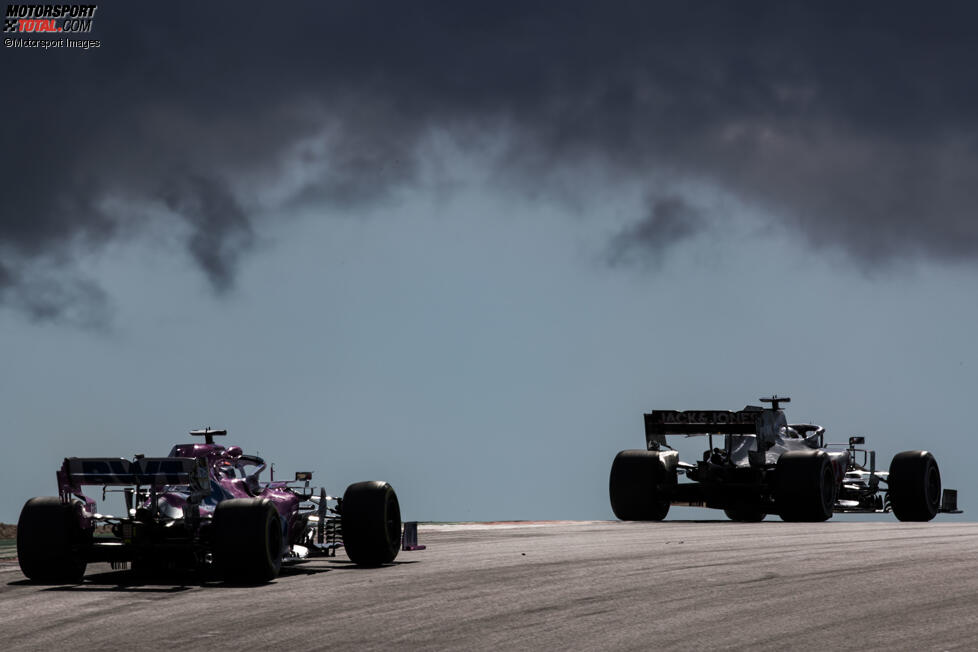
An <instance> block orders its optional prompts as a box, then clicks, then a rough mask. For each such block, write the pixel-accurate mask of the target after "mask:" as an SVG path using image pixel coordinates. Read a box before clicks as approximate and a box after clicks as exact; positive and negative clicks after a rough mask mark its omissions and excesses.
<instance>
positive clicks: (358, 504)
mask: <svg viewBox="0 0 978 652" xmlns="http://www.w3.org/2000/svg"><path fill="white" fill-rule="evenodd" d="M342 521H343V522H342V525H343V547H344V548H346V555H347V557H349V558H350V560H351V561H353V562H354V563H356V564H358V565H360V566H381V565H383V564H389V563H390V562H392V561H394V558H395V557H397V551H398V550H400V547H401V506H400V504H399V503H398V501H397V494H396V493H394V488H393V487H392V486H390V485H389V484H387V483H386V482H380V481H371V482H357V483H354V484H351V485H350V486H349V487H347V488H346V491H345V492H344V493H343V505H342Z"/></svg>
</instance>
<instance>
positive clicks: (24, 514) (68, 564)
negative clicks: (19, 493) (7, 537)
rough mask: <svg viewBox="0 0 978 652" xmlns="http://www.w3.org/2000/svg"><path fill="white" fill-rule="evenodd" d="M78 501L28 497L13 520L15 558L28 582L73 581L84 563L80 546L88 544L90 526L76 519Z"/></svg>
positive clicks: (80, 572) (83, 546)
mask: <svg viewBox="0 0 978 652" xmlns="http://www.w3.org/2000/svg"><path fill="white" fill-rule="evenodd" d="M80 507H81V502H80V501H77V500H73V501H71V503H70V504H65V503H63V502H61V499H60V498H57V497H54V496H44V497H40V498H31V499H30V500H28V501H27V503H25V504H24V508H23V509H22V510H21V511H20V518H19V519H18V520H17V561H18V562H19V563H20V570H21V571H22V572H23V573H24V575H26V576H27V579H29V580H31V581H32V582H38V583H41V584H76V583H78V582H81V580H82V577H84V575H85V567H86V566H87V565H88V562H87V560H86V559H85V552H84V548H85V547H86V546H87V545H89V544H91V542H92V534H93V532H94V530H93V529H83V528H82V526H81V523H80V521H79V509H80Z"/></svg>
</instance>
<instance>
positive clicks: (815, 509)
mask: <svg viewBox="0 0 978 652" xmlns="http://www.w3.org/2000/svg"><path fill="white" fill-rule="evenodd" d="M835 495H836V485H835V473H834V472H833V471H832V463H831V462H830V461H829V456H828V455H826V454H825V451H821V450H811V451H788V452H787V453H785V454H784V455H782V456H781V457H780V458H779V459H778V466H777V490H776V493H775V503H776V505H777V508H778V512H779V514H780V516H781V519H782V520H784V521H804V522H819V521H826V520H828V519H829V518H831V517H832V507H833V505H834V504H835Z"/></svg>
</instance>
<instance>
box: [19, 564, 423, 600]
mask: <svg viewBox="0 0 978 652" xmlns="http://www.w3.org/2000/svg"><path fill="white" fill-rule="evenodd" d="M416 563H418V562H417V560H413V561H395V562H392V563H390V564H386V565H385V566H381V567H375V568H364V567H361V566H357V565H356V564H354V563H353V562H352V561H348V560H345V559H342V560H339V559H338V560H332V559H331V560H328V561H327V560H314V561H308V562H300V563H295V564H289V565H288V566H283V567H282V570H281V572H279V577H278V580H273V581H272V582H271V583H274V582H275V581H280V580H282V579H286V578H289V577H301V576H309V575H320V574H322V573H329V572H331V571H345V570H357V571H369V570H383V569H384V568H389V567H392V566H400V565H403V564H416ZM7 585H8V586H38V587H39V588H40V587H43V588H41V590H43V591H68V592H79V591H128V592H133V593H179V592H181V591H189V590H191V589H240V588H247V587H256V586H257V587H260V586H265V585H266V584H239V583H228V582H224V581H223V580H221V579H219V578H217V577H214V576H212V575H209V574H202V573H200V572H196V571H170V572H166V573H157V574H151V575H146V574H143V573H135V572H133V571H131V570H112V571H104V572H99V573H92V574H89V575H86V576H85V577H84V579H83V580H82V581H81V582H80V583H79V584H57V585H54V584H52V585H47V586H45V585H43V584H37V583H35V582H32V581H31V580H28V579H22V580H15V581H13V582H8V583H7Z"/></svg>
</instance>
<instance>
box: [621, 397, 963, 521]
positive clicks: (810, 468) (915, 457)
mask: <svg viewBox="0 0 978 652" xmlns="http://www.w3.org/2000/svg"><path fill="white" fill-rule="evenodd" d="M760 400H761V401H762V402H764V403H770V404H771V407H770V408H763V407H758V406H751V405H748V406H747V407H745V408H744V409H743V410H741V411H739V412H731V411H720V410H707V411H687V412H677V411H674V410H653V411H652V413H651V414H646V415H645V439H646V450H625V451H621V452H620V453H618V455H617V457H615V460H614V463H613V464H612V466H611V479H610V483H609V485H610V486H609V491H610V494H611V509H612V511H614V513H615V516H617V517H618V518H619V519H621V520H623V521H661V520H662V519H663V518H665V516H666V514H667V513H668V512H669V507H670V506H671V505H683V506H690V507H712V508H715V509H722V510H723V511H724V513H725V514H726V515H727V517H728V518H730V519H731V520H734V521H761V520H763V519H764V518H765V517H766V516H767V515H768V514H777V515H779V516H780V517H781V519H782V520H785V521H825V520H827V519H829V518H831V516H832V514H833V512H839V513H883V512H891V511H892V512H893V514H894V515H895V516H896V517H897V519H899V520H901V521H929V520H931V519H932V518H934V516H936V515H937V514H938V513H939V512H944V513H952V514H960V513H961V512H960V511H959V510H958V508H957V491H955V490H953V489H944V491H943V494H942V492H941V473H940V470H939V469H938V467H937V461H936V460H935V459H934V456H933V455H931V454H930V453H929V452H927V451H905V452H903V453H898V454H897V455H896V456H895V457H894V458H893V461H892V462H891V463H890V470H889V472H887V471H879V470H877V469H876V452H875V451H868V450H865V449H862V448H857V446H861V445H863V444H864V443H865V438H863V437H850V438H849V444H848V446H846V445H845V444H826V443H825V441H824V436H825V429H824V428H822V427H821V426H816V425H813V424H789V423H788V422H787V420H786V418H785V415H784V411H783V410H782V409H780V404H781V403H787V402H789V401H790V400H791V399H790V398H787V397H778V396H772V397H770V398H762V399H760ZM666 435H686V436H687V437H691V436H696V435H703V436H706V437H708V438H709V448H708V449H707V450H706V452H705V453H704V454H703V459H701V460H699V461H697V462H696V464H690V463H686V462H682V461H680V460H679V453H678V451H676V450H675V449H673V448H672V447H671V446H669V445H668V444H667V443H666ZM714 436H723V447H722V448H714V446H713V444H714ZM666 449H668V450H666ZM857 458H858V461H857ZM867 460H868V463H867ZM679 475H685V476H686V478H687V479H688V480H689V482H679V481H678V476H679ZM881 483H882V485H884V486H885V489H884V488H882V487H881Z"/></svg>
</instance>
